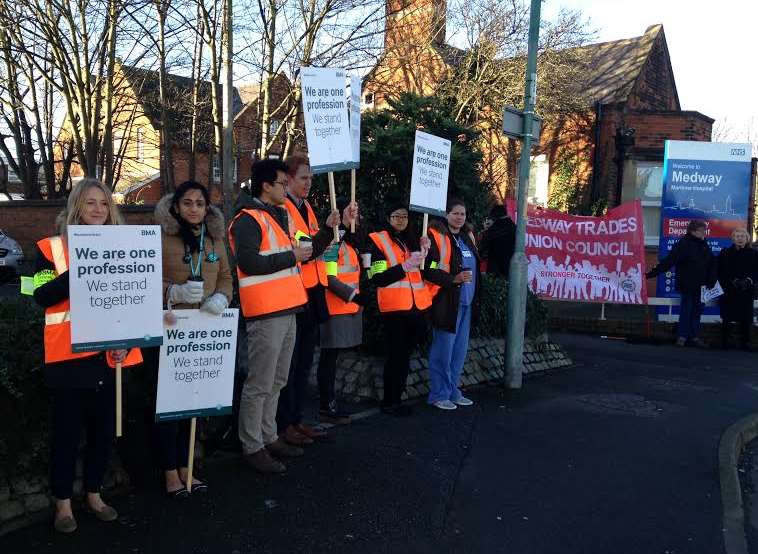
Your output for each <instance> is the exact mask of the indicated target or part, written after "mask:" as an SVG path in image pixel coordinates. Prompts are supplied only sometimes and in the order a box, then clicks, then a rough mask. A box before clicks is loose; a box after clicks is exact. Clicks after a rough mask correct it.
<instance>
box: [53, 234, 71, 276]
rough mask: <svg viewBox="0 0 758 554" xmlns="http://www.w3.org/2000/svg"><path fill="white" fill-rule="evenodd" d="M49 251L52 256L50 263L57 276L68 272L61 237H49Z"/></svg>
mask: <svg viewBox="0 0 758 554" xmlns="http://www.w3.org/2000/svg"><path fill="white" fill-rule="evenodd" d="M50 250H51V252H52V254H53V260H52V261H53V263H54V264H55V271H56V272H57V273H58V275H60V274H61V273H65V272H66V271H68V261H67V259H66V258H67V256H66V249H65V247H64V246H63V239H61V237H59V236H58V237H50Z"/></svg>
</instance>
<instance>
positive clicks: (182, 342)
mask: <svg viewBox="0 0 758 554" xmlns="http://www.w3.org/2000/svg"><path fill="white" fill-rule="evenodd" d="M173 315H174V318H175V322H174V323H173V324H172V325H168V324H167V325H166V326H165V330H164V333H165V334H164V337H163V345H162V346H161V355H160V365H159V369H158V398H157V400H156V403H155V421H165V420H170V419H184V418H190V417H205V416H216V415H224V414H229V413H231V412H232V396H233V393H234V364H235V361H236V359H237V319H238V317H239V310H237V309H226V310H224V313H222V314H221V315H212V314H209V313H207V312H203V311H200V310H177V311H174V312H173Z"/></svg>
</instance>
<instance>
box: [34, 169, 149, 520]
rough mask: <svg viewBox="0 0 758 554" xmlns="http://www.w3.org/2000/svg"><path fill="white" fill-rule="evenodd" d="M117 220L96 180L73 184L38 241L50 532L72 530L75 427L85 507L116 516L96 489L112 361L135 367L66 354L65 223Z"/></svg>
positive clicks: (137, 359) (106, 355) (107, 432)
mask: <svg viewBox="0 0 758 554" xmlns="http://www.w3.org/2000/svg"><path fill="white" fill-rule="evenodd" d="M122 222H123V221H122V219H121V215H120V214H119V212H118V209H117V208H116V206H115V204H114V203H113V199H112V197H111V192H110V190H108V188H107V187H105V185H103V184H102V183H101V182H99V181H97V180H95V179H83V180H82V181H80V182H79V183H78V184H77V185H76V186H75V187H74V189H73V190H72V191H71V194H70V196H69V198H68V204H67V206H66V208H65V209H64V210H63V212H62V213H61V214H60V215H59V216H58V219H57V221H56V223H57V227H58V235H55V236H52V237H48V238H45V239H42V240H40V241H39V242H38V243H37V260H36V269H35V274H34V287H35V288H34V299H35V301H36V302H37V303H38V304H39V305H40V306H42V307H43V308H45V333H44V340H45V368H44V374H45V384H46V385H47V387H48V388H49V389H50V394H51V397H52V403H53V408H52V416H53V422H52V444H51V445H50V488H51V490H52V494H53V496H54V497H55V520H54V527H55V529H56V531H59V532H61V533H71V532H73V531H75V530H76V527H77V524H76V520H75V519H74V514H73V512H72V510H71V495H72V493H73V485H74V478H75V468H76V459H77V455H78V451H79V440H80V437H81V431H82V428H84V430H85V431H86V436H87V442H86V445H85V448H84V491H85V492H86V503H85V505H86V508H87V510H88V511H89V512H91V513H92V514H94V515H95V517H96V518H97V519H99V520H100V521H114V520H115V519H116V518H117V517H118V513H117V512H116V510H115V509H113V508H112V507H111V506H108V505H107V504H105V502H103V499H102V498H101V496H100V489H101V487H102V484H103V477H104V475H105V470H106V468H107V465H108V460H109V458H110V451H111V445H112V443H113V436H114V432H115V412H116V410H115V406H114V403H115V396H116V395H115V379H114V371H113V368H114V367H115V365H116V363H117V362H122V364H123V365H124V366H130V365H135V364H138V363H141V362H142V355H141V354H140V351H139V350H138V349H132V350H131V351H129V352H127V351H126V350H112V351H107V352H82V353H74V352H72V351H71V322H70V316H69V284H68V283H69V279H68V262H69V257H68V247H67V239H66V236H67V235H66V233H67V228H68V226H69V225H119V224H121V223H122Z"/></svg>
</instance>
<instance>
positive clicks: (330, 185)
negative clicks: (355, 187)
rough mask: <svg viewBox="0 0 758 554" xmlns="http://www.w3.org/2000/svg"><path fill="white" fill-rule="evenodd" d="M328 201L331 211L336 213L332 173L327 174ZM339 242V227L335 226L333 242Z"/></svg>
mask: <svg viewBox="0 0 758 554" xmlns="http://www.w3.org/2000/svg"><path fill="white" fill-rule="evenodd" d="M329 200H330V201H331V203H332V211H333V212H335V211H337V193H336V192H335V190H334V172H333V171H330V172H329ZM339 240H340V227H339V225H337V226H336V227H335V228H334V241H335V242H339Z"/></svg>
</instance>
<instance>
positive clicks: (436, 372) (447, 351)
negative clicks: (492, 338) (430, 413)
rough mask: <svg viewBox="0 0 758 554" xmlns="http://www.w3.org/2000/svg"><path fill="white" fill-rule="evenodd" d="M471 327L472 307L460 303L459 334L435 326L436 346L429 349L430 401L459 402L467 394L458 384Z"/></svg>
mask: <svg viewBox="0 0 758 554" xmlns="http://www.w3.org/2000/svg"><path fill="white" fill-rule="evenodd" d="M470 327H471V306H458V321H457V322H456V332H455V333H448V332H447V331H441V330H440V329H434V338H433V339H432V347H431V348H430V349H429V377H430V379H431V383H430V390H429V398H428V400H427V402H429V404H434V403H435V402H438V401H440V400H451V401H453V402H455V401H456V400H458V399H460V398H461V397H462V396H463V395H462V394H461V391H460V390H458V384H459V383H460V380H461V373H462V372H463V364H464V362H465V361H466V354H468V336H469V329H470Z"/></svg>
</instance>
